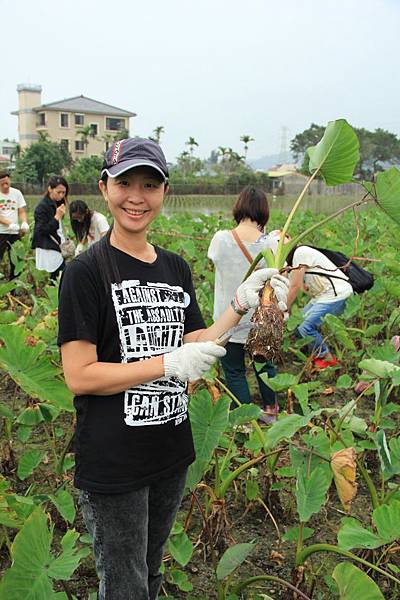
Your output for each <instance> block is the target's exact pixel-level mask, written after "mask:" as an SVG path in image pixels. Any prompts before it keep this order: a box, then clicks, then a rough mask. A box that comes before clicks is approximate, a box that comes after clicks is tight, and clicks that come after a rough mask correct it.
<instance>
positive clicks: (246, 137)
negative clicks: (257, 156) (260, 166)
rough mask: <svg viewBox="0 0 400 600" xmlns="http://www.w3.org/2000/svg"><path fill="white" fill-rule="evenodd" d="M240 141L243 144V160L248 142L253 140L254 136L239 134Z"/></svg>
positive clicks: (245, 157) (245, 158) (245, 156)
mask: <svg viewBox="0 0 400 600" xmlns="http://www.w3.org/2000/svg"><path fill="white" fill-rule="evenodd" d="M240 141H241V142H243V144H244V160H245V161H246V160H247V150H248V149H249V143H250V142H254V138H253V137H251V135H242V136H240Z"/></svg>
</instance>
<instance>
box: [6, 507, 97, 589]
mask: <svg viewBox="0 0 400 600" xmlns="http://www.w3.org/2000/svg"><path fill="white" fill-rule="evenodd" d="M78 537H79V534H78V533H77V532H76V531H74V530H70V531H67V533H66V534H65V535H64V537H63V538H62V540H61V547H62V552H61V553H60V554H59V556H57V557H55V556H53V554H52V553H51V550H50V549H51V542H52V538H53V532H52V530H51V529H49V528H48V525H47V518H46V515H45V514H44V512H43V511H42V510H41V509H40V508H38V509H36V510H35V511H34V512H33V513H32V514H31V516H30V517H29V518H28V519H27V520H26V522H25V524H24V526H23V528H22V529H21V531H20V532H19V533H17V535H16V537H15V539H14V542H13V544H12V548H11V553H12V566H11V568H10V569H8V571H6V573H5V575H4V578H3V580H2V582H1V584H0V600H44V599H46V600H47V599H49V600H50V599H53V598H56V597H59V596H56V595H55V593H54V591H53V585H52V581H51V580H52V579H62V580H68V579H69V578H70V577H71V575H72V573H73V572H74V571H75V569H76V568H77V567H78V565H79V562H80V560H81V558H83V557H84V556H87V554H88V553H89V552H90V549H89V548H83V549H81V550H77V549H76V548H75V543H76V541H77V538H78Z"/></svg>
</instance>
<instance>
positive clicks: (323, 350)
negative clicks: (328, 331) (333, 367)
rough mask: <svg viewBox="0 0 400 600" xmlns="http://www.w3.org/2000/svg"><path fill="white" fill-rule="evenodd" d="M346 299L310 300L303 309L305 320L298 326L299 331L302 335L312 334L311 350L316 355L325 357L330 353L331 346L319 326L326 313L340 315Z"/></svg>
mask: <svg viewBox="0 0 400 600" xmlns="http://www.w3.org/2000/svg"><path fill="white" fill-rule="evenodd" d="M345 306H346V300H338V301H337V302H326V303H323V302H309V303H308V304H307V305H306V306H305V307H304V309H303V315H304V321H303V322H302V323H301V324H300V325H299V326H298V328H297V333H298V334H299V335H300V337H307V336H311V337H312V338H313V342H312V343H311V344H310V351H311V352H312V353H313V354H314V356H318V357H319V358H323V357H324V356H326V354H328V352H329V348H328V346H327V345H326V344H325V342H324V341H323V337H322V335H321V334H320V332H319V330H318V327H319V326H320V325H321V320H322V317H324V316H325V315H328V314H331V315H340V314H341V313H342V312H343V311H344V307H345Z"/></svg>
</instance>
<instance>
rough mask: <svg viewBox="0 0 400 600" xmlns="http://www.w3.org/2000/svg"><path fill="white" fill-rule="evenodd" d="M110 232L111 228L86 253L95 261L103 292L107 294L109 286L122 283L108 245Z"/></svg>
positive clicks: (113, 255) (109, 244)
mask: <svg viewBox="0 0 400 600" xmlns="http://www.w3.org/2000/svg"><path fill="white" fill-rule="evenodd" d="M111 232H112V226H111V227H110V229H109V230H108V231H107V233H106V235H105V236H104V237H102V238H101V239H100V240H99V241H98V242H95V243H94V244H93V245H92V246H90V248H89V250H88V251H87V256H91V257H92V258H94V259H95V261H96V264H97V267H98V269H99V271H100V274H101V279H102V282H103V286H104V290H105V292H106V293H107V294H109V293H110V287H111V284H113V283H117V284H118V283H121V281H122V279H121V275H120V272H119V269H118V265H117V261H116V259H115V254H114V252H113V249H112V247H111V243H110V237H111Z"/></svg>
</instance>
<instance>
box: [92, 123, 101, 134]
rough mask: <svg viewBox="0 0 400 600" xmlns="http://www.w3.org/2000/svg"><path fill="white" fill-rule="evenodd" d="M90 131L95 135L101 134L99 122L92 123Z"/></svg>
mask: <svg viewBox="0 0 400 600" xmlns="http://www.w3.org/2000/svg"><path fill="white" fill-rule="evenodd" d="M90 133H91V135H93V136H95V135H98V134H99V125H98V123H90Z"/></svg>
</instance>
